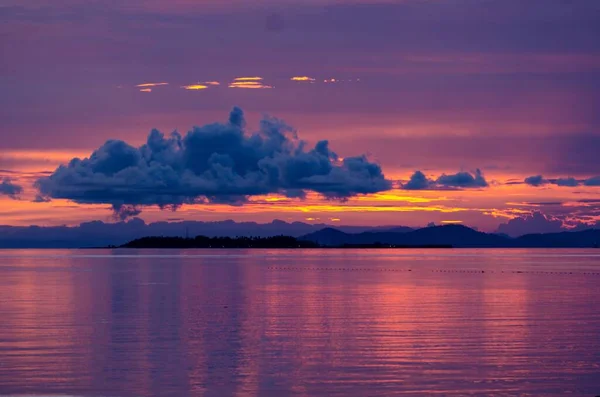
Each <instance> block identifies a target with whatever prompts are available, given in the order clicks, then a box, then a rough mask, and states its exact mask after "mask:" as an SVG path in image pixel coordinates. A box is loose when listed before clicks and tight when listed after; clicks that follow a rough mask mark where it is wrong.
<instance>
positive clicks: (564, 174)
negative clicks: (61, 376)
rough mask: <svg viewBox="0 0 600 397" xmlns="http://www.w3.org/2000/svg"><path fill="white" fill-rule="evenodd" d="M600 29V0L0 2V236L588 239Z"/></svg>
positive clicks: (593, 209) (599, 169)
mask: <svg viewBox="0 0 600 397" xmlns="http://www.w3.org/2000/svg"><path fill="white" fill-rule="evenodd" d="M598 37H600V3H599V2H598V1H597V0H528V1H523V0H395V1H394V0H388V1H384V0H382V1H366V0H347V1H346V0H303V1H295V0H279V1H275V0H256V1H252V2H248V1H241V0H219V1H217V0H206V1H198V0H194V1H192V0H169V1H166V0H149V1H142V0H120V1H112V0H103V1H95V0H52V1H47V0H18V1H17V0H2V1H0V52H1V54H2V57H1V58H0V121H1V123H0V145H1V146H0V224H3V225H15V226H28V225H41V226H55V225H77V224H79V223H81V222H88V221H92V220H102V221H106V222H111V221H118V220H123V219H128V218H131V217H140V218H142V219H144V220H145V221H149V222H151V221H160V220H168V219H172V218H174V217H176V218H178V219H186V220H201V221H216V220H224V219H233V220H236V221H257V222H270V221H272V220H273V219H281V220H285V221H303V222H308V223H310V222H316V223H330V224H344V225H407V226H413V227H415V226H424V225H427V224H429V223H430V222H434V223H436V224H444V223H463V224H465V225H469V226H473V227H476V228H478V229H480V230H484V231H503V230H504V231H506V230H510V229H511V228H516V229H517V230H527V231H534V232H535V231H556V230H562V229H571V228H581V227H585V226H595V225H597V224H599V223H598V222H599V221H600V156H599V155H598V152H599V151H600V150H599V149H600V112H599V111H598V109H599V105H600V41H599V40H598ZM174 131H177V133H176V134H175V135H171V134H172V133H173V132H174ZM93 153H94V154H93ZM92 154H93V155H92ZM74 159H79V160H74ZM61 165H62V167H60V168H59V166H61ZM174 212H175V213H174ZM513 234H515V233H514V232H513Z"/></svg>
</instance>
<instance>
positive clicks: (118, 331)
mask: <svg viewBox="0 0 600 397" xmlns="http://www.w3.org/2000/svg"><path fill="white" fill-rule="evenodd" d="M216 252H217V251H204V252H203V251H196V252H193V251H185V252H181V253H179V252H173V251H169V252H168V254H165V253H164V252H159V254H160V256H153V255H155V254H156V253H155V252H152V251H143V252H132V251H128V255H127V256H119V255H118V256H112V255H111V254H113V253H111V252H109V251H95V252H92V253H93V255H90V254H86V253H85V252H84V253H82V252H76V253H75V255H74V254H73V252H71V253H69V252H68V251H57V252H49V251H29V252H28V251H18V252H17V251H14V252H6V253H4V254H2V258H0V259H1V264H0V317H1V318H2V325H1V326H0V394H41V393H43V394H45V395H48V394H68V395H90V396H99V395H103V396H147V395H160V396H286V395H294V396H319V395H323V396H325V395H327V396H330V395H340V396H341V395H343V396H353V395H354V396H365V395H369V396H389V395H397V394H406V395H430V394H433V393H438V394H442V395H465V394H472V395H492V394H493V395H502V394H506V395H519V394H523V395H525V394H527V393H529V394H530V395H546V396H549V395H563V394H564V393H566V392H570V393H572V394H573V395H596V394H598V392H599V391H600V377H599V376H598V374H599V373H600V368H599V365H598V363H599V362H600V342H599V341H600V338H599V333H600V311H598V310H597V307H596V304H595V303H596V302H597V300H598V298H599V297H600V296H599V295H600V292H599V291H600V290H599V289H598V288H597V285H598V281H599V280H600V275H598V276H595V275H594V271H595V272H600V257H598V256H594V255H593V253H592V252H586V251H573V252H572V251H565V250H562V251H558V252H559V253H560V255H556V254H555V255H550V256H548V255H542V256H540V251H517V250H511V251H508V252H507V251H501V250H498V251H495V250H487V251H476V250H474V251H468V250H462V251H458V252H460V253H461V255H450V256H449V255H446V254H440V253H439V251H438V252H436V251H424V252H414V253H410V254H406V253H404V252H402V253H398V254H395V253H391V252H390V251H381V252H377V251H368V252H360V253H359V252H353V251H334V250H327V251H321V252H319V251H293V252H290V251H252V252H243V251H224V252H218V253H219V255H215V253H216ZM453 252H454V251H453ZM117 254H120V252H117ZM136 254H139V255H136ZM207 254H208V255H207ZM565 254H572V255H567V256H565ZM507 255H508V256H509V257H510V260H507ZM561 255H563V256H561ZM575 255H577V256H575ZM441 269H442V270H443V272H441V271H440V270H441ZM515 269H520V270H519V271H521V273H516V272H514V271H515ZM409 270H410V271H409ZM503 271H504V272H503ZM563 272H566V273H567V274H562V275H561V274H558V273H563ZM555 273H557V274H555ZM568 273H572V274H568ZM584 273H585V274H584Z"/></svg>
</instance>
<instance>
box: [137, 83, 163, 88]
mask: <svg viewBox="0 0 600 397" xmlns="http://www.w3.org/2000/svg"><path fill="white" fill-rule="evenodd" d="M161 85H169V83H143V84H138V85H136V87H139V88H143V87H158V86H161Z"/></svg>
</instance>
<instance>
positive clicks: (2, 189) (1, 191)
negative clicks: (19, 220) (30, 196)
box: [0, 178, 23, 199]
mask: <svg viewBox="0 0 600 397" xmlns="http://www.w3.org/2000/svg"><path fill="white" fill-rule="evenodd" d="M21 193H23V188H22V187H21V186H19V185H16V184H15V183H13V181H12V179H10V178H4V179H2V183H0V195H4V196H8V197H10V198H12V199H17V198H18V197H19V195H20V194H21Z"/></svg>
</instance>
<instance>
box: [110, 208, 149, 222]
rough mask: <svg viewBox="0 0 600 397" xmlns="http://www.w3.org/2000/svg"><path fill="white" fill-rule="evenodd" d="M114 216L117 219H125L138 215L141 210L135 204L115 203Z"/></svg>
mask: <svg viewBox="0 0 600 397" xmlns="http://www.w3.org/2000/svg"><path fill="white" fill-rule="evenodd" d="M113 210H114V217H115V218H116V219H119V220H122V221H124V220H126V219H127V218H132V217H135V216H138V215H139V214H141V213H142V210H141V209H140V208H139V207H137V206H135V205H122V204H115V205H113Z"/></svg>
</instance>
